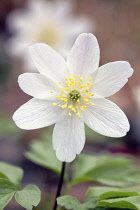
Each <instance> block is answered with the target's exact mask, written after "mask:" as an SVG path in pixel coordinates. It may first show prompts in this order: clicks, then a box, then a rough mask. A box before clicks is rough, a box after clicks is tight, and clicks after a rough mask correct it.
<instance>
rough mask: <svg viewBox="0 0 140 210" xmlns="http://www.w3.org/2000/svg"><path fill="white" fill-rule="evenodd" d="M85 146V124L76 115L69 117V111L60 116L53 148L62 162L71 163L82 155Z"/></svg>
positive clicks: (54, 135) (55, 130)
mask: <svg viewBox="0 0 140 210" xmlns="http://www.w3.org/2000/svg"><path fill="white" fill-rule="evenodd" d="M84 144H85V130H84V123H83V121H82V119H81V118H78V117H77V116H76V115H74V114H73V115H72V116H68V112H67V110H66V111H65V112H64V113H63V114H62V115H61V116H60V118H59V119H58V121H57V122H56V125H55V127H54V131H53V148H54V149H55V150H56V156H57V158H58V159H59V160H60V161H63V162H71V161H73V160H74V159H75V157H76V154H80V152H81V150H82V149H83V147H84Z"/></svg>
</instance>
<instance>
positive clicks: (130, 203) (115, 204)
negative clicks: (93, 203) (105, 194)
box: [98, 196, 140, 210]
mask: <svg viewBox="0 0 140 210" xmlns="http://www.w3.org/2000/svg"><path fill="white" fill-rule="evenodd" d="M98 206H102V207H112V208H120V209H131V210H132V209H140V196H133V197H127V198H114V199H107V200H102V201H99V202H98Z"/></svg>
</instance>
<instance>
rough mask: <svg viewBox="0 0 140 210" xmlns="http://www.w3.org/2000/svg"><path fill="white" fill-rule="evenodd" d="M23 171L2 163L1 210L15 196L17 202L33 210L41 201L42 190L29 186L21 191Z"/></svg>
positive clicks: (0, 168) (0, 166) (0, 184)
mask: <svg viewBox="0 0 140 210" xmlns="http://www.w3.org/2000/svg"><path fill="white" fill-rule="evenodd" d="M22 177H23V170H22V169H21V168H19V167H17V166H13V165H11V164H7V163H4V162H0V210H3V209H4V208H5V206H6V205H7V204H8V203H9V201H10V200H11V199H12V198H13V196H15V198H16V200H17V202H18V203H19V204H20V205H21V206H23V207H24V208H26V209H27V210H32V208H33V206H37V205H38V203H39V201H40V194H41V193H40V190H39V189H38V187H36V186H35V185H27V186H26V187H25V188H24V189H23V190H20V185H21V181H22Z"/></svg>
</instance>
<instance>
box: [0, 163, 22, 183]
mask: <svg viewBox="0 0 140 210" xmlns="http://www.w3.org/2000/svg"><path fill="white" fill-rule="evenodd" d="M0 172H1V173H3V174H4V175H5V176H7V178H8V179H9V180H10V181H11V182H13V183H14V184H15V185H16V186H19V185H20V183H21V180H22V177H23V170H22V169H21V168H19V167H17V166H13V165H11V164H8V163H5V162H2V161H1V162H0Z"/></svg>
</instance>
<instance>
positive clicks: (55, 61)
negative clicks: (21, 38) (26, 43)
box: [29, 43, 66, 81]
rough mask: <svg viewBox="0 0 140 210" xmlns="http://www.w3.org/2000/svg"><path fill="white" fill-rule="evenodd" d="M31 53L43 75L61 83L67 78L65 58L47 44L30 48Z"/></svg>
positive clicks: (39, 44)
mask: <svg viewBox="0 0 140 210" xmlns="http://www.w3.org/2000/svg"><path fill="white" fill-rule="evenodd" d="M29 52H30V54H31V57H32V59H33V62H34V64H35V65H36V67H37V69H38V71H39V72H40V73H41V74H44V75H46V76H49V77H52V78H53V79H56V80H57V81H61V80H62V79H63V78H64V77H65V70H66V63H65V60H64V59H63V57H62V56H61V55H60V54H59V53H57V52H56V51H55V50H53V49H52V48H51V47H49V46H48V45H46V44H43V43H38V44H34V45H32V46H31V47H30V48H29Z"/></svg>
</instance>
